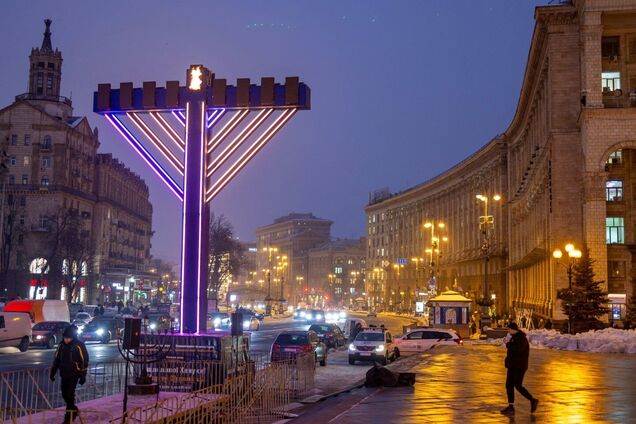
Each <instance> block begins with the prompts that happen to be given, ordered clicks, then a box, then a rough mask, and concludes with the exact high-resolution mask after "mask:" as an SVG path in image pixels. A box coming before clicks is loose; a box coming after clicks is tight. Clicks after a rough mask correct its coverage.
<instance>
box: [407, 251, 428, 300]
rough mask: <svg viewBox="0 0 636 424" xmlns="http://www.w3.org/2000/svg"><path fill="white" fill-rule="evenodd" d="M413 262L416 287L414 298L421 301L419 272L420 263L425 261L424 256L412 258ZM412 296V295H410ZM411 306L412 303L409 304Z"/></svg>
mask: <svg viewBox="0 0 636 424" xmlns="http://www.w3.org/2000/svg"><path fill="white" fill-rule="evenodd" d="M411 262H413V263H414V264H415V288H414V298H415V301H419V296H420V285H419V281H418V278H419V274H420V263H421V262H424V258H411ZM409 297H410V295H409ZM409 307H412V304H411V305H409Z"/></svg>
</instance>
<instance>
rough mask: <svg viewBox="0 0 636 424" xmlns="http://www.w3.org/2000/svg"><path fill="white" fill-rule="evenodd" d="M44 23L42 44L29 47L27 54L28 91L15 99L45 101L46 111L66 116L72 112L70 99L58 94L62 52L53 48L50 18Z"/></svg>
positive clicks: (60, 79)
mask: <svg viewBox="0 0 636 424" xmlns="http://www.w3.org/2000/svg"><path fill="white" fill-rule="evenodd" d="M44 24H45V25H46V29H45V30H44V38H43V39H42V46H41V47H40V48H39V49H38V48H33V49H31V55H30V56H29V61H30V66H29V91H28V92H27V93H26V94H23V95H21V96H18V97H17V99H27V100H29V101H32V102H33V101H35V102H37V103H46V104H44V105H43V106H45V108H46V109H47V112H49V113H55V112H54V110H57V112H58V113H55V114H56V115H60V116H61V117H64V118H66V117H68V116H70V114H71V112H72V109H71V107H72V104H71V100H70V99H68V98H66V97H63V96H60V85H61V82H62V52H60V51H59V50H58V49H55V50H53V45H52V43H51V20H50V19H45V20H44ZM35 102H34V103H35ZM52 102H54V104H52Z"/></svg>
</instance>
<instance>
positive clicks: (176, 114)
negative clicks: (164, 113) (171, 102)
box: [172, 110, 186, 127]
mask: <svg viewBox="0 0 636 424" xmlns="http://www.w3.org/2000/svg"><path fill="white" fill-rule="evenodd" d="M172 114H173V115H174V117H175V118H177V121H179V122H181V125H183V126H184V127H185V122H186V120H185V116H184V115H183V113H181V111H179V110H173V111H172Z"/></svg>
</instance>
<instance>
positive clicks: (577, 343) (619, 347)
mask: <svg viewBox="0 0 636 424" xmlns="http://www.w3.org/2000/svg"><path fill="white" fill-rule="evenodd" d="M527 334H528V341H529V342H530V345H531V346H532V347H547V348H550V349H559V350H575V351H579V352H595V353H634V354H636V330H617V329H614V328H605V329H603V330H592V331H588V332H586V333H579V334H575V335H572V334H561V333H559V332H558V331H556V330H532V331H529V332H528V333H527Z"/></svg>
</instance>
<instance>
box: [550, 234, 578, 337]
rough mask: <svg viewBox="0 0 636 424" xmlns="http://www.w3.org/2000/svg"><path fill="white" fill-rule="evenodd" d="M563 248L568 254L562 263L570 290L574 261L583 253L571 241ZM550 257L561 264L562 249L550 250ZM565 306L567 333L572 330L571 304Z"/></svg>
mask: <svg viewBox="0 0 636 424" xmlns="http://www.w3.org/2000/svg"><path fill="white" fill-rule="evenodd" d="M564 250H565V251H566V252H567V254H568V263H567V265H564V266H565V267H566V270H567V274H568V290H570V292H572V274H573V272H572V270H573V268H574V265H575V264H576V261H577V260H578V259H580V258H581V256H582V255H583V254H582V253H581V251H580V250H578V249H577V248H576V247H575V246H574V244H572V243H568V244H566V245H565V247H564ZM552 257H553V258H554V259H556V260H557V264H559V265H563V264H561V262H560V261H559V260H560V259H561V258H562V257H563V251H561V249H554V251H553V252H552ZM567 306H568V333H571V332H572V316H571V313H570V308H571V306H572V305H571V304H570V303H568V305H567Z"/></svg>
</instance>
